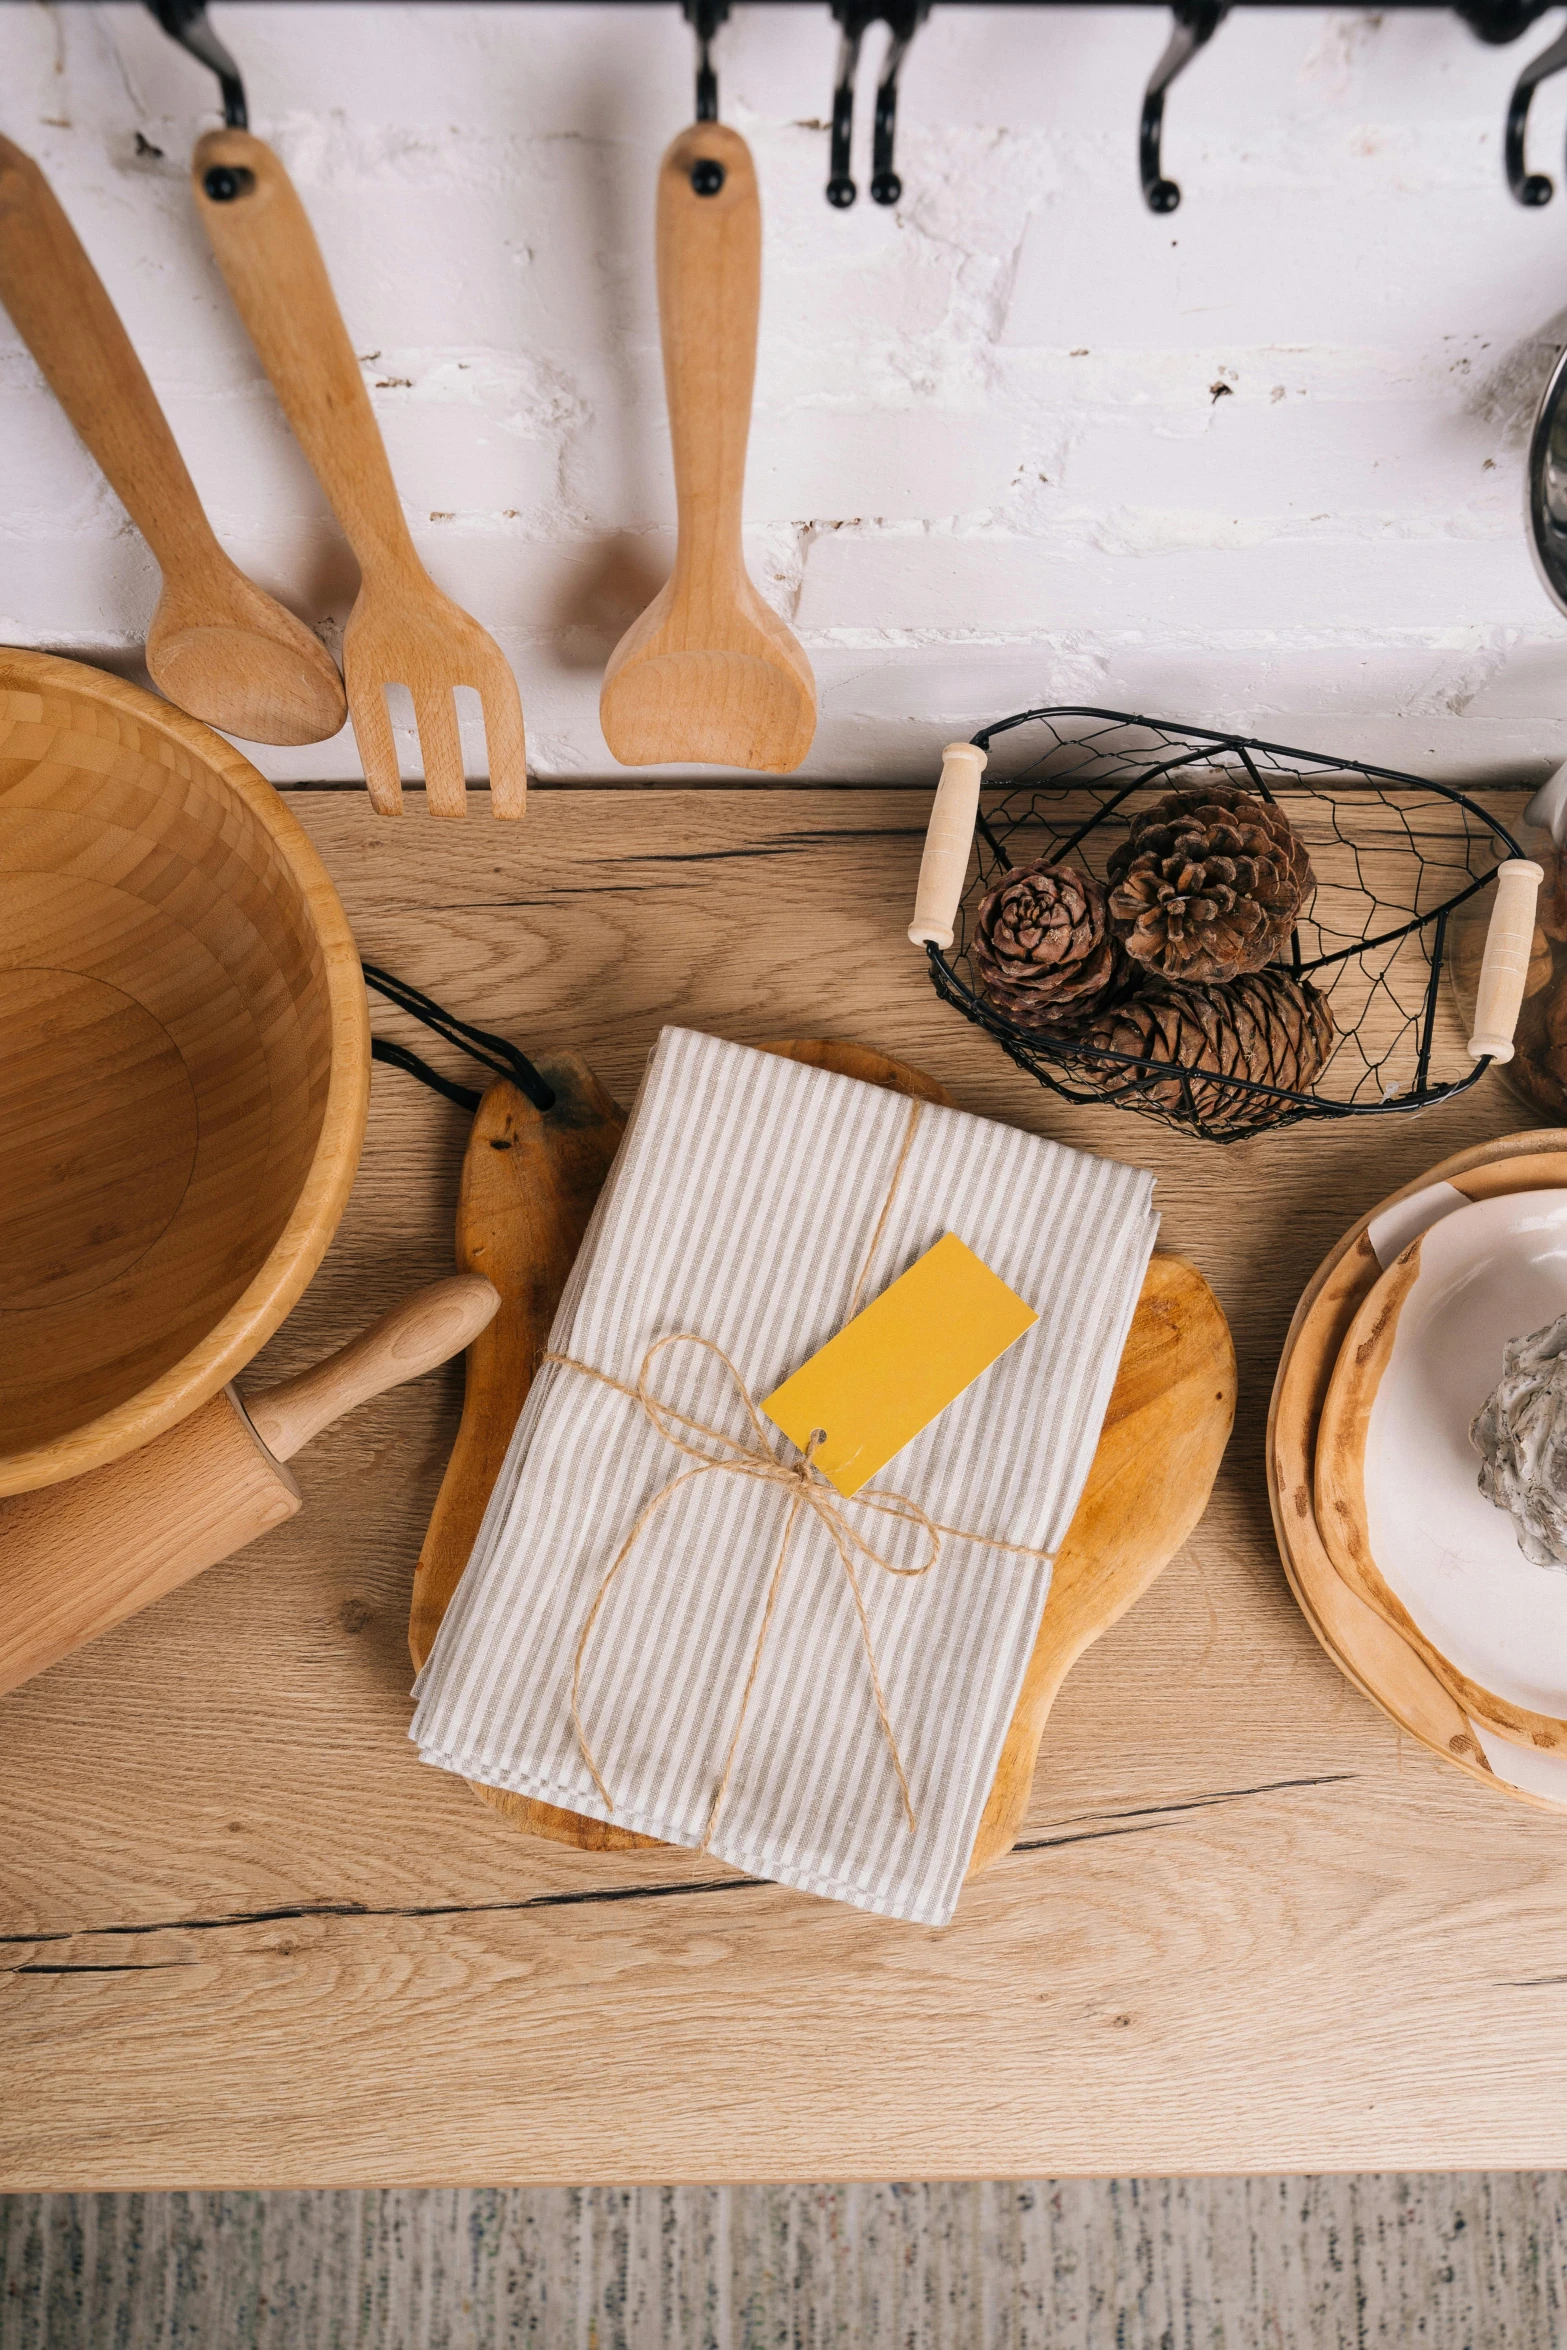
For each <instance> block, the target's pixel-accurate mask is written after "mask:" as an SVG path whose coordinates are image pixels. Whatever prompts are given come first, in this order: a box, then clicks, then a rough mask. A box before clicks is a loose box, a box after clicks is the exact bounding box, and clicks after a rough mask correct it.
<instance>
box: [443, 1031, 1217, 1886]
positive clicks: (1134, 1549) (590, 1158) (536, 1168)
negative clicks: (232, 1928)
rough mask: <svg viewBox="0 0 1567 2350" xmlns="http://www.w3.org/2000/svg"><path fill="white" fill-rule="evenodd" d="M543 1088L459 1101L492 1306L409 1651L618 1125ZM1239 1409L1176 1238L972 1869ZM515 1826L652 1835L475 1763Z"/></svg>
mask: <svg viewBox="0 0 1567 2350" xmlns="http://www.w3.org/2000/svg"><path fill="white" fill-rule="evenodd" d="M765 1049H766V1050H767V1051H769V1052H776V1053H781V1054H784V1055H786V1056H787V1057H788V1058H789V1059H791V1060H796V1061H805V1062H808V1063H809V1064H810V1065H811V1066H813V1067H815V1068H824V1069H834V1070H837V1071H838V1072H839V1073H840V1074H842V1075H844V1076H850V1077H859V1078H862V1079H864V1080H866V1081H867V1082H869V1083H871V1084H875V1085H884V1086H887V1087H889V1088H890V1089H892V1090H894V1091H896V1092H899V1093H904V1094H909V1095H917V1096H918V1097H919V1098H920V1099H922V1100H925V1101H934V1102H945V1101H946V1100H947V1098H948V1097H947V1095H946V1094H945V1093H944V1092H943V1090H942V1088H941V1087H940V1086H938V1085H937V1084H936V1083H935V1082H934V1080H933V1079H931V1078H929V1077H926V1076H924V1075H922V1074H921V1072H920V1071H918V1070H916V1069H911V1068H909V1067H907V1065H906V1064H904V1063H903V1062H899V1061H893V1060H890V1059H888V1058H887V1057H886V1056H885V1055H884V1054H881V1053H875V1052H872V1051H870V1050H869V1049H868V1048H866V1047H865V1046H862V1045H853V1044H837V1043H814V1042H803V1043H802V1042H796V1041H790V1042H786V1043H782V1044H774V1045H769V1046H767V1047H766V1048H765ZM543 1068H544V1074H545V1076H546V1077H547V1079H548V1081H549V1083H550V1084H551V1085H552V1086H553V1087H554V1088H555V1091H556V1095H557V1100H556V1104H555V1107H554V1108H553V1109H552V1110H550V1111H548V1112H543V1113H541V1112H539V1111H538V1110H535V1109H534V1108H533V1107H532V1105H531V1104H530V1103H529V1102H528V1101H527V1100H526V1099H525V1098H524V1096H523V1095H522V1094H520V1093H519V1092H517V1090H516V1088H515V1087H513V1086H512V1085H510V1084H508V1083H506V1082H505V1081H502V1082H501V1083H499V1084H497V1085H493V1086H491V1088H490V1090H489V1092H488V1093H487V1094H486V1095H485V1097H484V1100H483V1102H482V1103H481V1104H480V1106H479V1110H478V1112H477V1115H476V1116H475V1119H474V1126H473V1134H472V1137H471V1138H470V1141H469V1145H468V1152H467V1156H466V1159H465V1160H464V1163H463V1180H462V1191H461V1196H460V1199H459V1202H458V1210H457V1261H458V1264H459V1266H460V1267H461V1268H462V1269H463V1270H464V1271H465V1272H479V1273H485V1274H487V1275H488V1276H489V1278H490V1280H492V1281H493V1282H494V1283H495V1286H496V1287H497V1289H499V1291H500V1293H501V1308H500V1311H499V1313H498V1314H497V1315H496V1317H495V1319H494V1321H493V1322H492V1323H491V1324H490V1326H489V1328H488V1330H486V1331H484V1332H483V1333H482V1335H481V1336H480V1337H479V1338H478V1339H477V1340H476V1341H475V1343H474V1345H473V1346H472V1347H471V1348H470V1350H469V1354H468V1370H467V1386H466V1390H465V1393H464V1398H463V1417H462V1425H461V1427H460V1428H459V1430H458V1434H457V1441H456V1444H455V1445H454V1447H453V1450H452V1457H451V1460H450V1462H449V1463H448V1465H447V1471H446V1476H445V1479H444V1480H443V1482H442V1485H441V1490H440V1493H439V1494H438V1495H437V1497H436V1503H435V1509H434V1512H433V1513H432V1516H431V1519H430V1525H429V1530H428V1532H427V1534H426V1536H425V1541H424V1547H423V1549H422V1551H421V1553H420V1557H419V1564H418V1567H417V1569H416V1571H415V1575H414V1590H413V1604H412V1608H411V1611H410V1615H409V1623H408V1646H409V1650H410V1652H411V1654H412V1656H413V1660H414V1663H415V1665H416V1666H417V1665H422V1664H423V1662H424V1660H425V1658H426V1656H427V1655H428V1654H429V1651H430V1646H431V1643H432V1642H433V1640H434V1638H435V1634H436V1630H437V1628H438V1627H439V1625H440V1621H441V1618H442V1616H443V1615H444V1614H445V1612H446V1608H447V1605H448V1603H449V1601H450V1599H451V1596H452V1594H453V1592H454V1591H455V1590H456V1588H457V1584H458V1580H459V1578H460V1577H461V1574H462V1571H463V1568H464V1567H465V1566H466V1564H467V1562H468V1555H469V1552H470V1551H471V1550H472V1548H473V1542H474V1537H475V1535H476V1534H477V1533H478V1530H479V1521H480V1519H481V1518H482V1517H483V1515H484V1509H485V1504H486V1503H487V1502H488V1500H489V1496H490V1491H491V1488H492V1486H493V1485H494V1482H495V1479H496V1477H497V1475H498V1474H499V1472H500V1466H501V1462H502V1460H503V1459H504V1457H505V1453H506V1447H507V1444H508V1443H509V1441H510V1438H511V1432H512V1429H513V1427H514V1426H515V1425H516V1420H517V1414H518V1412H519V1411H520V1410H521V1408H522V1402H523V1398H524V1397H525V1396H526V1394H527V1391H528V1388H529V1386H530V1384H531V1382H532V1379H533V1375H534V1372H535V1371H536V1370H537V1368H538V1363H539V1358H540V1355H541V1354H542V1352H543V1350H544V1348H545V1346H546V1345H547V1343H548V1338H549V1329H550V1324H551V1322H552V1321H553V1320H554V1316H555V1308H556V1306H557V1304H558V1302H559V1299H560V1293H561V1290H562V1289H563V1287H564V1285H565V1281H566V1276H567V1274H568V1272H569V1271H570V1269H571V1264H572V1260H573V1258H574V1257H575V1256H576V1253H577V1249H578V1247H579V1246H580V1244H581V1240H582V1235H583V1232H584V1230H585V1228H586V1225H587V1221H588V1217H589V1215H590V1214H591V1212H592V1208H593V1202H594V1200H595V1199H596V1198H597V1196H598V1191H599V1187H600V1185H601V1184H602V1183H603V1180H604V1178H605V1176H606V1174H607V1173H608V1171H609V1165H610V1161H611V1160H612V1159H613V1157H614V1155H615V1150H616V1148H617V1146H618V1144H619V1141H620V1136H621V1132H622V1130H623V1127H624V1123H625V1121H624V1118H623V1116H622V1113H621V1112H620V1111H619V1110H618V1109H617V1108H616V1106H615V1104H614V1103H613V1102H612V1101H611V1100H610V1098H609V1096H608V1094H606V1093H605V1092H604V1090H603V1088H602V1086H600V1085H599V1083H598V1081H597V1079H596V1078H595V1077H594V1076H593V1074H592V1072H591V1071H590V1070H589V1069H588V1068H587V1067H586V1065H585V1064H584V1063H583V1062H582V1061H581V1060H580V1059H578V1058H577V1056H576V1055H574V1054H568V1055H563V1056H562V1057H561V1058H560V1059H558V1060H555V1061H549V1062H546V1063H544V1064H543ZM1234 1413H1235V1350H1234V1347H1233V1346H1232V1344H1231V1341H1230V1333H1229V1326H1228V1324H1227V1323H1226V1322H1225V1319H1224V1316H1223V1314H1222V1313H1221V1311H1220V1309H1219V1305H1218V1302H1217V1300H1216V1299H1215V1297H1214V1295H1213V1293H1212V1291H1211V1290H1210V1289H1209V1287H1208V1285H1207V1283H1206V1282H1205V1281H1204V1280H1203V1278H1202V1275H1201V1274H1200V1273H1199V1272H1198V1271H1197V1270H1196V1268H1195V1267H1194V1266H1192V1265H1189V1264H1187V1262H1186V1261H1185V1259H1184V1258H1182V1257H1176V1256H1156V1257H1155V1258H1154V1259H1153V1261H1152V1263H1151V1264H1150V1266H1149V1268H1148V1274H1147V1278H1146V1279H1145V1281H1144V1283H1143V1289H1142V1295H1141V1297H1140V1299H1139V1301H1138V1307H1137V1312H1136V1315H1135V1317H1134V1320H1133V1324H1132V1329H1131V1333H1130V1335H1129V1337H1128V1339H1127V1343H1126V1349H1125V1352H1124V1353H1123V1355H1122V1358H1121V1366H1120V1370H1119V1373H1118V1374H1117V1378H1116V1383H1115V1387H1114V1390H1113V1392H1112V1394H1111V1398H1110V1404H1109V1409H1108V1411H1107V1412H1106V1415H1105V1424H1104V1429H1103V1432H1102V1434H1101V1436H1100V1440H1099V1447H1098V1450H1097V1451H1096V1453H1095V1455H1094V1459H1093V1465H1092V1467H1091V1469H1090V1471H1089V1476H1088V1483H1087V1485H1086V1487H1085V1489H1084V1493H1083V1498H1082V1500H1081V1502H1080V1503H1079V1505H1078V1509H1077V1513H1076V1515H1075V1516H1074V1518H1073V1520H1072V1523H1071V1526H1070V1527H1069V1528H1068V1530H1067V1536H1066V1540H1065V1542H1064V1543H1063V1545H1062V1548H1061V1550H1060V1552H1059V1554H1058V1556H1057V1559H1056V1566H1055V1573H1054V1577H1053V1579H1052V1582H1051V1587H1050V1599H1049V1603H1048V1605H1047V1607H1046V1609H1045V1615H1044V1622H1043V1625H1042V1627H1041V1630H1040V1634H1039V1638H1038V1641H1037V1642H1036V1644H1035V1648H1034V1653H1033V1656H1032V1658H1031V1660H1030V1663H1029V1667H1028V1671H1027V1674H1026V1675H1025V1677H1024V1682H1023V1688H1022V1692H1021V1695H1020V1696H1019V1699H1018V1703H1017V1708H1016V1711H1015V1713H1014V1715H1013V1718H1012V1725H1011V1728H1010V1730H1009V1731H1008V1734H1007V1739H1006V1744H1005V1746H1004V1747H1003V1749H1002V1754H1001V1760H1000V1763H999V1765H998V1767H997V1771H996V1777H995V1780H994V1783H993V1785H992V1787H991V1791H990V1799H989V1802H988V1803H987V1805H986V1808H985V1813H984V1817H983V1819H982V1820H981V1823H980V1829H979V1835H978V1837H977V1839H976V1842H975V1847H974V1855H973V1859H972V1861H971V1862H970V1865H969V1874H970V1876H974V1875H977V1874H978V1872H979V1871H980V1870H981V1869H983V1868H985V1867H987V1866H988V1865H989V1864H990V1862H991V1861H993V1860H995V1859H997V1858H998V1857H999V1856H1000V1855H1001V1854H1002V1853H1004V1852H1009V1851H1010V1850H1011V1848H1012V1845H1013V1843H1014V1842H1015V1841H1016V1838H1017V1834H1018V1830H1019V1828H1020V1827H1021V1825H1022V1821H1023V1815H1024V1812H1025V1811H1026V1809H1027V1805H1028V1797H1029V1790H1030V1787H1031V1786H1032V1784H1033V1777H1034V1763H1035V1759H1036V1757H1037V1755H1038V1752H1039V1743H1040V1739H1041V1737H1042V1736H1043V1733H1044V1727H1045V1721H1046V1717H1047V1716H1048V1714H1049V1711H1050V1707H1051V1704H1052V1702H1053V1700H1054V1698H1055V1695H1056V1692H1057V1690H1058V1689H1059V1688H1060V1686H1061V1683H1062V1682H1063V1680H1064V1679H1065V1678H1066V1675H1067V1673H1068V1672H1069V1671H1070V1669H1071V1667H1072V1666H1073V1664H1075V1662H1076V1661H1077V1659H1078V1657H1079V1656H1081V1654H1082V1653H1083V1650H1084V1649H1085V1648H1087V1647H1088V1645H1089V1644H1090V1642H1091V1641H1093V1640H1096V1639H1097V1638H1098V1637H1099V1635H1100V1633H1101V1632H1105V1631H1108V1629H1109V1628H1110V1626H1111V1625H1112V1624H1113V1623H1115V1622H1116V1621H1117V1619H1118V1618H1119V1617H1120V1616H1122V1615H1124V1613H1125V1612H1126V1610H1127V1609H1128V1608H1129V1607H1130V1606H1131V1605H1132V1603H1133V1601H1134V1600H1136V1599H1138V1598H1140V1597H1141V1595H1142V1593H1143V1592H1144V1591H1146V1590H1147V1588H1148V1586H1149V1584H1150V1583H1152V1581H1153V1580H1154V1578H1155V1576H1156V1575H1157V1574H1158V1573H1159V1572H1160V1570H1161V1568H1163V1567H1164V1566H1166V1565H1167V1564H1168V1563H1169V1561H1170V1560H1171V1559H1172V1558H1173V1557H1174V1555H1175V1553H1176V1552H1177V1551H1178V1550H1179V1549H1180V1547H1181V1544H1182V1543H1183V1542H1184V1541H1185V1540H1186V1537H1187V1536H1188V1534H1190V1533H1191V1531H1192V1529H1193V1527H1194V1526H1195V1525H1196V1524H1197V1521H1198V1519H1199V1518H1200V1517H1201V1516H1202V1513H1203V1511H1204V1509H1205V1508H1206V1506H1207V1502H1208V1495H1209V1493H1210V1492H1211V1490H1212V1487H1213V1480H1214V1478H1215V1476H1216V1475H1217V1473H1218V1467H1219V1462H1220V1460H1221V1458H1222V1457H1223V1453H1224V1447H1225V1444H1226V1443H1227V1441H1228V1439H1229V1433H1230V1424H1231V1421H1232V1419H1233V1418H1234ZM469 1785H470V1786H471V1787H472V1788H473V1791H474V1793H475V1794H476V1795H477V1796H479V1797H480V1799H481V1800H482V1801H483V1802H485V1803H488V1804H490V1805H492V1806H493V1807H494V1808H495V1810H497V1811H499V1812H502V1813H504V1814H505V1816H506V1817H507V1818H508V1819H509V1820H511V1821H512V1823H513V1825H514V1826H516V1827H519V1828H521V1829H523V1830H524V1831H525V1832H526V1833H527V1834H530V1835H535V1836H549V1837H553V1838H554V1839H555V1840H556V1841H558V1842H560V1843H565V1844H574V1845H576V1846H578V1847H579V1848H580V1849H582V1850H585V1851H602V1852H624V1851H628V1850H633V1849H637V1848H648V1847H652V1846H655V1845H656V1843H657V1839H656V1838H654V1837H650V1836H639V1835H636V1834H634V1833H633V1832H632V1831H631V1830H629V1829H626V1828H617V1827H614V1826H613V1825H611V1824H610V1823H609V1822H607V1821H604V1820H594V1819H589V1818H586V1817H585V1816H583V1815H582V1814H580V1813H577V1812H570V1811H562V1810H560V1809H558V1808H557V1807H556V1806H554V1805H553V1804H547V1803H538V1802H535V1801H533V1800H532V1798H530V1797H528V1796H525V1795H516V1794H513V1793H512V1792H511V1791H510V1790H508V1789H505V1788H499V1787H486V1786H482V1785H480V1784H479V1783H478V1782H477V1781H474V1780H470V1781H469Z"/></svg>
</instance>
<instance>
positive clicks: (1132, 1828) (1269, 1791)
mask: <svg viewBox="0 0 1567 2350" xmlns="http://www.w3.org/2000/svg"><path fill="white" fill-rule="evenodd" d="M1358 1775H1359V1774H1358V1773H1357V1772H1354V1771H1330V1772H1326V1773H1323V1774H1321V1775H1319V1776H1316V1777H1313V1778H1305V1779H1271V1780H1268V1781H1266V1782H1265V1783H1263V1784H1262V1785H1260V1786H1256V1787H1220V1788H1216V1789H1215V1790H1214V1791H1213V1793H1212V1794H1210V1795H1192V1796H1188V1797H1187V1798H1186V1799H1185V1801H1184V1802H1181V1803H1151V1804H1143V1805H1140V1806H1139V1807H1138V1808H1137V1809H1135V1810H1133V1811H1124V1812H1108V1813H1104V1814H1097V1815H1096V1814H1094V1813H1091V1812H1090V1813H1085V1814H1082V1815H1080V1817H1083V1818H1086V1819H1092V1818H1095V1817H1102V1818H1105V1819H1107V1820H1110V1821H1123V1820H1124V1821H1128V1822H1136V1823H1138V1824H1136V1825H1129V1826H1125V1827H1119V1826H1109V1827H1103V1828H1078V1829H1075V1830H1074V1832H1073V1833H1070V1834H1066V1835H1055V1834H1052V1835H1048V1836H1038V1837H1032V1838H1028V1839H1025V1840H1023V1841H1020V1842H1019V1843H1017V1844H1014V1845H1013V1847H1012V1854H1009V1855H1007V1856H1006V1857H1007V1858H1011V1857H1012V1855H1014V1854H1017V1853H1020V1852H1047V1851H1050V1850H1052V1849H1053V1848H1056V1847H1059V1846H1062V1845H1068V1844H1093V1843H1099V1842H1101V1841H1103V1840H1105V1839H1107V1838H1110V1837H1115V1836H1140V1835H1148V1834H1150V1833H1151V1832H1152V1831H1153V1830H1154V1829H1155V1828H1162V1827H1179V1826H1181V1825H1183V1824H1184V1816H1185V1815H1187V1814H1189V1813H1191V1812H1194V1811H1206V1810H1209V1809H1211V1808H1212V1807H1214V1806H1215V1805H1219V1804H1226V1803H1238V1802H1242V1801H1244V1800H1245V1799H1247V1798H1248V1797H1252V1796H1258V1795H1277V1794H1282V1793H1284V1792H1286V1791H1287V1790H1289V1789H1291V1788H1296V1787H1335V1786H1339V1785H1341V1784H1343V1783H1344V1782H1346V1781H1348V1780H1351V1779H1354V1778H1356V1777H1358ZM1150 1814H1157V1815H1160V1816H1158V1817H1150V1816H1149V1815H1150ZM1164 1815H1174V1816H1168V1817H1167V1816H1164ZM767 1884H768V1880H767V1879H766V1878H765V1877H702V1878H699V1879H697V1880H696V1881H695V1882H693V1883H691V1884H679V1885H600V1886H591V1887H589V1888H587V1889H585V1890H583V1891H581V1892H569V1893H533V1894H530V1895H529V1896H528V1898H527V1899H526V1900H525V1901H454V1902H429V1903H420V1904H410V1905H406V1906H405V1905H402V1904H395V1903H394V1904H389V1905H386V1906H375V1907H372V1906H371V1904H369V1903H368V1902H362V1901H313V1902H299V1903H289V1904H285V1905H284V1906H283V1907H281V1908H278V1909H250V1910H237V1911H235V1912H234V1913H232V1914H231V1915H229V1916H225V1917H217V1918H156V1919H152V1920H150V1921H149V1922H148V1923H147V1924H145V1925H135V1926H67V1927H63V1928H60V1929H57V1930H56V1931H54V1932H52V1933H44V1934H0V1948H9V1947H17V1946H25V1947H26V1948H29V1949H37V1948H39V1947H41V1946H42V1945H43V1944H45V1943H52V1942H75V1941H78V1940H82V1939H85V1938H87V1937H89V1936H93V1935H99V1934H116V1935H132V1934H135V1935H141V1934H211V1933H216V1932H219V1931H222V1930H224V1929H226V1928H234V1927H239V1926H271V1925H286V1924H290V1923H292V1922H295V1921H297V1920H302V1919H305V1918H365V1919H372V1918H457V1917H505V1916H519V1915H521V1914H523V1913H524V1912H526V1911H528V1910H540V1909H580V1908H584V1907H587V1906H590V1905H591V1904H593V1903H604V1902H615V1901H670V1900H675V1899H677V1898H680V1897H682V1896H688V1895H689V1896H697V1895H702V1894H708V1893H760V1892H762V1891H764V1890H766V1888H767ZM166 1963H168V1964H170V1965H184V1966H191V1965H194V1964H195V1961H194V1960H193V1959H181V1960H170V1961H167V1962H166ZM143 1971H150V1969H142V1968H140V1967H136V1966H127V1967H124V1968H116V1967H111V1966H104V1967H91V1966H74V1967H73V1966H25V1965H24V1966H15V1967H8V1968H0V1973H7V1974H13V1975H26V1974H35V1975H36V1974H114V1973H128V1974H133V1973H140V1972H143ZM1541 1979H1542V1980H1567V1977H1560V1978H1555V1977H1542V1978H1541Z"/></svg>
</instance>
